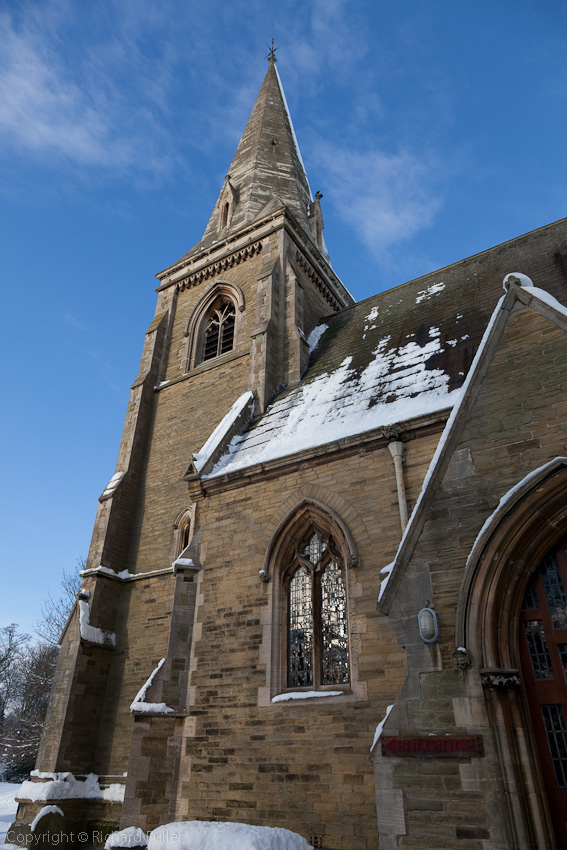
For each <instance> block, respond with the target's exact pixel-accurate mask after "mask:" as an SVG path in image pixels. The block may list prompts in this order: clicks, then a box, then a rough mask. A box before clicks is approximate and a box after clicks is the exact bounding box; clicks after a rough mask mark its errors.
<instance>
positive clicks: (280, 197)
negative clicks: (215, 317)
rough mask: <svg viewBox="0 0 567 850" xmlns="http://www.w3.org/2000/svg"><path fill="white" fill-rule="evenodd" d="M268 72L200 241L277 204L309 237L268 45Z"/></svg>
mask: <svg viewBox="0 0 567 850" xmlns="http://www.w3.org/2000/svg"><path fill="white" fill-rule="evenodd" d="M266 58H267V59H268V61H269V63H270V65H269V68H268V72H267V74H266V76H265V78H264V82H263V83H262V87H261V89H260V92H259V94H258V97H257V99H256V103H255V104H254V108H253V109H252V113H251V115H250V118H249V119H248V123H247V124H246V127H245V129H244V133H243V134H242V138H241V139H240V142H239V144H238V147H237V149H236V153H235V155H234V158H233V160H232V163H231V166H230V169H229V171H228V174H227V176H226V178H225V181H224V185H223V187H222V189H221V192H220V195H219V197H218V200H217V203H216V204H215V208H214V210H213V213H212V215H211V218H210V219H209V223H208V224H207V227H206V229H205V232H204V234H203V241H205V242H208V241H209V240H213V239H214V240H216V239H218V238H220V237H222V236H224V235H225V234H227V233H229V232H234V231H235V230H237V229H238V228H239V227H241V226H243V225H245V224H248V223H249V222H251V221H254V219H256V218H258V217H259V216H260V215H262V214H263V213H264V212H268V211H269V209H270V208H271V207H275V206H276V205H278V204H284V205H285V206H287V207H288V208H289V209H290V210H291V212H292V213H293V215H294V216H295V217H296V218H297V219H298V221H299V222H300V223H301V224H302V225H303V226H304V227H305V229H306V230H307V231H308V232H311V224H310V221H309V208H310V204H311V202H312V195H311V189H310V188H309V183H308V180H307V175H306V173H305V167H304V165H303V161H302V159H301V154H300V152H299V146H298V144H297V139H296V136H295V132H294V130H293V124H292V122H291V117H290V114H289V111H288V108H287V103H286V100H285V95H284V93H283V88H282V85H281V81H280V78H279V74H278V72H277V69H276V64H275V63H276V56H275V48H274V46H273V43H272V48H271V50H270V54H269V56H268V57H266Z"/></svg>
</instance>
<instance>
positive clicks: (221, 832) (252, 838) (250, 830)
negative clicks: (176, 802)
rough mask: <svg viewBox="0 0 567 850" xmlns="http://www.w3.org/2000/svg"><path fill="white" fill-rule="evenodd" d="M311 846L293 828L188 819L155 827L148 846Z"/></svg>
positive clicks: (236, 849)
mask: <svg viewBox="0 0 567 850" xmlns="http://www.w3.org/2000/svg"><path fill="white" fill-rule="evenodd" d="M173 848H174V850H311V845H310V844H308V843H307V841H306V840H305V838H303V837H302V836H301V835H298V834H297V833H296V832H291V831H290V830H289V829H282V828H281V827H271V826H251V825H250V824H247V823H222V822H221V823H211V822H208V821H187V822H185V823H169V824H166V825H165V826H159V827H158V828H157V829H154V831H153V832H152V834H151V835H150V840H149V842H148V850H173Z"/></svg>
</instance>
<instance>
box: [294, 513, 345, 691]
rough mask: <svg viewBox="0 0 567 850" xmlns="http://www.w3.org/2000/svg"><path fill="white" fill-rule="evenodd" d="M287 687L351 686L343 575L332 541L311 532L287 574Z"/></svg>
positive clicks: (338, 554)
mask: <svg viewBox="0 0 567 850" xmlns="http://www.w3.org/2000/svg"><path fill="white" fill-rule="evenodd" d="M284 581H285V582H286V584H287V612H288V613H287V687H290V688H299V687H315V688H316V687H319V686H324V685H339V684H348V682H349V680H350V674H349V658H348V627H347V605H346V584H345V574H344V568H343V565H342V559H341V556H340V553H339V551H338V549H337V547H336V545H335V543H334V541H333V539H332V537H330V536H329V537H328V539H327V540H325V539H324V538H323V536H322V535H321V534H320V533H319V532H318V531H317V530H313V529H311V530H310V532H309V534H308V536H307V537H306V538H305V537H304V538H303V539H302V542H301V544H300V546H298V547H297V549H296V552H295V556H294V558H293V560H292V562H291V564H290V565H289V566H288V568H287V570H286V571H285V575H284Z"/></svg>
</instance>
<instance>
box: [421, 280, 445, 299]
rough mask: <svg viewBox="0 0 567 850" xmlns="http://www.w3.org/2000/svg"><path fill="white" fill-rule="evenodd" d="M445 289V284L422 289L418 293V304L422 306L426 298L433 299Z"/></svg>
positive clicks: (434, 284)
mask: <svg viewBox="0 0 567 850" xmlns="http://www.w3.org/2000/svg"><path fill="white" fill-rule="evenodd" d="M443 289H445V284H444V283H432V284H431V286H428V287H427V289H422V290H421V291H420V292H418V293H417V298H416V299H415V303H416V304H420V303H421V302H422V301H424V300H425V299H426V298H431V297H432V296H433V295H437V294H438V293H439V292H441V291H442V290H443Z"/></svg>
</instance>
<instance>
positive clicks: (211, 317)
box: [182, 281, 244, 372]
mask: <svg viewBox="0 0 567 850" xmlns="http://www.w3.org/2000/svg"><path fill="white" fill-rule="evenodd" d="M243 314H244V295H243V293H242V290H241V289H240V288H239V287H238V286H236V284H232V283H228V282H226V281H219V282H218V283H216V284H215V285H213V286H212V287H211V288H210V289H209V291H208V292H207V293H205V295H204V296H203V298H201V300H200V302H199V303H198V304H197V306H196V307H195V309H194V310H193V313H192V315H191V318H190V319H189V323H188V325H187V330H186V331H185V338H186V343H185V352H184V354H183V355H182V368H183V371H184V372H188V371H190V370H191V369H194V368H196V367H197V366H199V365H200V364H202V363H209V362H210V361H212V360H215V359H216V358H217V357H221V356H222V355H225V354H230V352H236V351H238V350H242V346H243V330H244V324H243Z"/></svg>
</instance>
